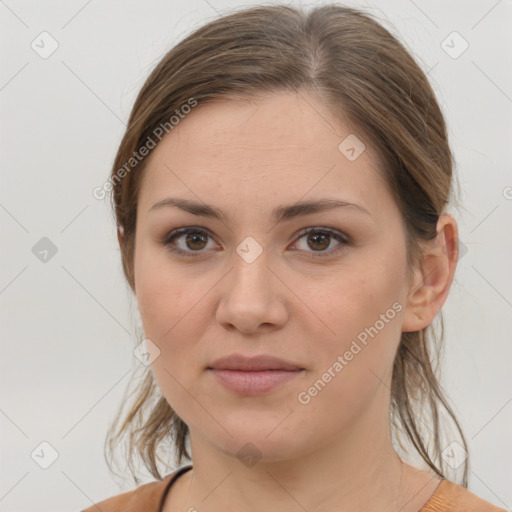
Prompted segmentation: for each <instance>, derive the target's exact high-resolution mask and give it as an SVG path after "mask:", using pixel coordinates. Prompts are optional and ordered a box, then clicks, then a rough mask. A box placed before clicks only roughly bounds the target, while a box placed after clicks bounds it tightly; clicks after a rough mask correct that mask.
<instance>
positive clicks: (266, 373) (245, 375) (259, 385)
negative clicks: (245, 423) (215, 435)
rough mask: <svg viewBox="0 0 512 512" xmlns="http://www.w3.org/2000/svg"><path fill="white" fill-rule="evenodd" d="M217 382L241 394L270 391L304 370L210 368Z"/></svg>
mask: <svg viewBox="0 0 512 512" xmlns="http://www.w3.org/2000/svg"><path fill="white" fill-rule="evenodd" d="M207 371H208V372H210V373H211V374H212V375H213V376H214V377H215V378H216V379H217V382H219V383H220V384H222V385H223V386H224V387H225V388H227V389H229V390H231V391H234V392H235V393H237V394H240V395H259V394H262V393H268V392H269V391H272V390H274V389H276V388H278V387H281V386H283V385H284V384H285V383H287V382H289V381H291V380H292V379H294V378H296V377H298V376H299V375H302V374H303V373H304V370H300V369H296V370H257V371H247V370H220V369H216V368H208V369H207Z"/></svg>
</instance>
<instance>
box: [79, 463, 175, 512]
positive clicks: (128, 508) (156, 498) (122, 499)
mask: <svg viewBox="0 0 512 512" xmlns="http://www.w3.org/2000/svg"><path fill="white" fill-rule="evenodd" d="M178 471H179V470H176V471H173V472H172V473H170V474H169V475H167V476H166V477H164V478H163V479H162V480H155V481H154V482H149V483H147V484H143V485H140V486H139V487H137V488H135V489H133V490H131V491H128V492H124V493H122V494H118V495H116V496H111V497H110V498H106V499H104V500H103V501H99V502H97V503H94V504H93V505H91V506H90V507H88V508H86V509H83V510H81V511H80V512H98V511H99V510H101V512H119V511H121V510H122V511H123V512H132V511H133V512H136V511H137V512H140V511H141V510H144V511H145V512H158V508H159V506H160V500H161V498H162V496H163V494H164V492H165V490H166V488H167V486H168V485H169V484H170V483H171V480H172V479H173V478H174V477H175V476H176V474H177V473H178Z"/></svg>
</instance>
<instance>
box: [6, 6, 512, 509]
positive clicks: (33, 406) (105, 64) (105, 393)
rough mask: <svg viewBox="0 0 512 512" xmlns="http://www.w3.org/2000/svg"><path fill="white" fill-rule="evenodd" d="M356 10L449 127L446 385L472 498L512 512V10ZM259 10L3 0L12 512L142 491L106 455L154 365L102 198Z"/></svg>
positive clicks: (8, 473)
mask: <svg viewBox="0 0 512 512" xmlns="http://www.w3.org/2000/svg"><path fill="white" fill-rule="evenodd" d="M250 3H256V2H249V3H248V4H246V5H249V4H250ZM317 3H320V2H317ZM346 4H347V5H353V6H360V7H367V8H368V9H369V10H370V11H372V12H375V13H377V14H378V15H379V16H380V17H381V18H387V19H388V20H389V22H390V23H391V24H392V25H393V27H395V29H396V30H397V31H398V34H399V37H400V38H401V40H402V41H403V42H405V44H406V45H407V46H408V47H409V48H410V50H411V51H412V52H413V54H414V55H415V57H416V58H417V59H418V61H419V63H420V65H421V66H422V67H423V69H425V71H429V78H430V80H431V82H432V84H433V86H434V88H435V91H436V93H437V95H438V99H439V101H440V103H441V105H442V109H443V111H444V113H445V115H446V118H447V122H448V126H449V133H450V141H451V143H452V147H453V151H454V153H455V156H456V164H457V172H458V174H459V179H460V184H461V189H462V200H463V203H464V208H463V209H461V210H451V211H452V213H453V214H454V215H455V217H456V218H457V220H458V222H459V229H460V238H461V241H462V243H463V244H464V246H465V247H466V248H467V253H466V254H465V255H463V257H462V258H461V259H460V262H459V267H458V270H457V274H456V282H455V283H454V285H453V287H452V290H451V294H450V296H449V298H448V301H447V303H446V305H445V307H444V311H445V318H446V341H445V343H446V350H445V353H446V358H445V363H444V367H443V370H444V377H443V381H444V383H445V386H446V388H447V389H448V391H449V396H450V397H451V399H452V401H453V402H454V403H455V404H456V408H455V409H456V411H457V413H458V415H459V418H460V420H461V422H462V425H463V428H464V431H465V433H466V435H467V438H468V441H469V442H470V448H471V452H470V454H471V456H472V472H471V475H470V485H469V488H470V490H472V491H473V492H475V493H476V494H478V495H480V496H481V497H483V498H484V499H487V500H489V501H491V502H493V503H495V504H496V505H499V506H501V507H504V508H507V509H510V507H511V506H512V490H511V486H510V477H511V475H512V437H511V435H510V432H511V425H512V386H511V383H512V377H511V372H510V366H511V354H512V349H511V340H510V332H511V328H512V321H511V320H512V315H511V312H512V286H511V284H512V275H511V268H510V261H511V259H512V258H511V253H512V247H511V245H512V237H511V232H510V218H511V211H512V200H511V198H512V188H511V187H512V173H511V170H512V169H511V164H512V155H511V152H512V150H511V147H512V144H511V141H512V138H511V135H512V133H511V132H512V129H511V126H512V124H511V122H510V121H511V114H512V76H511V70H512V44H511V37H510V28H511V26H512V24H511V22H512V2H510V1H505V0H502V1H496V0H486V1H479V2H477V1H471V2H458V1H457V2H455V1H450V2H445V1H435V2H432V1H429V2H427V1H424V0H422V1H420V0H416V1H412V0H403V1H402V0H395V1H381V2H378V3H377V2H374V3H362V2H357V1H354V2H346ZM302 5H304V6H307V5H309V4H306V3H303V4H302ZM377 5H378V7H376V6H377ZM241 6H242V4H241V3H238V2H235V1H227V0H208V1H206V0H188V1H186V2H175V1H157V0H153V1H146V2H142V1H140V2H135V1H133V0H131V1H122V2H121V1H120V0H109V1H103V2H99V1H97V0H96V1H84V0H80V1H78V0H77V1H66V2H64V1H46V2H36V1H34V0H33V1H30V2H21V1H15V0H6V1H0V15H1V18H0V34H1V35H0V37H1V47H2V60H1V62H2V65H1V67H0V101H1V105H0V108H1V142H2V156H1V166H2V182H1V187H0V220H1V229H2V231H1V240H2V244H1V246H2V253H1V254H2V259H1V264H0V303H1V311H2V317H1V319H2V322H1V340H2V357H1V359H0V378H1V388H0V390H1V391H0V393H1V394H0V428H1V435H0V443H1V444H0V446H1V473H0V510H1V511H18V512H28V511H30V512H38V511H50V510H51V511H53V512H59V511H71V510H79V509H82V508H85V507H86V506H89V505H91V504H92V501H98V500H100V499H103V498H106V497H108V496H111V495H114V494H118V493H120V492H121V491H125V490H129V489H131V488H132V487H133V485H132V484H131V483H130V481H129V480H128V479H127V481H126V483H125V484H124V486H123V485H122V483H119V482H118V481H115V480H113V479H111V478H110V475H109V473H108V471H107V468H106V465H105V463H104V459H103V441H104V437H105V433H106V429H107V427H108V426H109V424H110V421H111V420H112V419H113V415H114V412H116V411H117V408H118V406H119V404H120V400H121V397H122V393H123V391H124V389H125V386H126V385H127V384H128V381H129V376H130V373H131V371H132V369H133V368H135V366H136V364H138V363H137V361H134V357H133V355H132V350H133V346H134V336H133V334H132V333H133V330H134V326H135V324H134V321H133V318H132V316H131V315H130V300H129V293H128V292H127V287H126V285H125V284H124V281H123V278H122V274H121V264H120V257H119V251H118V247H117V240H116V234H115V228H114V223H113V222H112V220H111V214H110V210H109V202H108V200H104V201H100V200H97V199H95V198H94V197H93V195H92V190H93V188H94V187H96V186H98V185H101V184H103V183H104V182H105V180H106V179H107V177H108V173H109V170H110V166H111V164H112V161H113V158H114V153H115V151H116V149H117V145H118V143H119V142H120V139H121V136H122V134H123V130H124V128H125V122H126V120H127V118H128V115H129V111H130V108H131V106H132V104H133V101H134V99H135V96H136V94H137V92H138V90H139V88H140V87H141V85H142V83H143V81H144V80H145V78H146V77H147V75H148V74H149V72H150V70H151V69H152V68H153V66H154V65H155V64H156V63H157V61H158V60H159V59H160V58H161V57H162V56H163V54H164V52H165V51H166V50H167V49H168V48H170V46H171V45H172V44H173V43H175V42H177V41H178V40H179V39H181V38H182V37H183V36H185V35H186V34H188V33H189V32H190V31H191V30H192V29H193V28H195V27H197V26H199V25H200V24H202V23H204V22H206V21H209V20H211V19H213V18H215V17H216V16H218V13H225V12H226V11H227V10H230V9H231V8H235V7H241ZM387 28H390V27H389V26H388V27H387ZM43 31H47V32H48V33H49V34H51V36H52V37H53V38H54V39H55V40H56V41H57V42H58V45H59V46H58V49H57V50H56V51H55V52H54V53H53V54H52V55H51V56H49V57H48V58H46V59H43V58H41V57H40V55H39V54H38V53H36V51H34V50H33V49H32V48H31V44H32V42H33V41H34V40H35V44H39V46H42V44H43V43H41V42H40V41H41V39H40V38H38V36H39V34H41V32H43ZM453 31H457V32H459V33H460V34H461V36H462V37H463V38H464V39H465V40H466V41H467V42H468V44H469V47H468V49H467V50H466V51H465V52H464V53H463V54H462V55H460V56H459V57H458V58H456V59H454V58H452V57H451V56H450V55H448V54H447V53H446V52H445V51H444V49H443V48H442V47H441V43H442V41H443V40H445V39H446V38H447V36H449V35H450V34H451V33H452V32H453ZM38 41H39V42H38ZM458 44H459V43H457V42H456V43H454V46H455V49H457V45H458ZM45 48H46V49H48V48H49V43H48V40H46V43H45ZM459 48H460V47H459ZM42 237H48V238H49V239H50V240H51V241H52V242H53V244H55V246H56V247H57V253H56V254H55V255H54V256H53V257H51V258H49V259H48V261H47V262H46V263H43V262H42V261H40V260H39V259H38V258H37V257H36V256H35V255H34V254H33V252H32V248H33V247H34V246H35V245H36V243H37V242H38V241H39V240H40V239H41V238H42ZM43 441H47V442H49V443H50V444H51V445H52V446H53V447H54V449H55V450H57V452H58V454H59V456H58V458H57V460H56V461H55V462H54V463H53V464H52V465H51V466H50V467H49V468H48V469H42V468H41V467H39V465H38V464H36V462H34V460H33V459H32V458H31V453H32V452H33V451H34V450H35V449H36V448H37V447H38V446H39V444H40V443H41V442H43ZM46 453H48V450H47V451H46ZM150 480H152V478H151V477H150V476H148V478H147V481H150Z"/></svg>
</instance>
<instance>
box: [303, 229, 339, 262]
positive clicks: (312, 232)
mask: <svg viewBox="0 0 512 512" xmlns="http://www.w3.org/2000/svg"><path fill="white" fill-rule="evenodd" d="M302 238H305V240H306V243H307V246H308V247H309V248H312V249H313V253H315V252H317V253H318V252H320V254H311V256H312V257H317V256H324V255H325V253H327V254H328V255H331V254H332V253H337V252H338V251H341V250H343V249H344V248H345V246H346V245H348V244H349V239H348V237H347V236H345V235H343V234H342V233H340V232H339V231H332V230H330V229H326V228H310V229H308V230H306V231H305V232H304V231H303V232H302V233H301V234H300V236H299V240H301V239H302ZM333 238H334V239H335V240H336V241H337V242H338V245H337V246H335V248H334V249H332V250H330V251H325V250H323V249H326V248H327V247H329V245H330V244H331V242H332V239H333ZM306 252H308V251H306Z"/></svg>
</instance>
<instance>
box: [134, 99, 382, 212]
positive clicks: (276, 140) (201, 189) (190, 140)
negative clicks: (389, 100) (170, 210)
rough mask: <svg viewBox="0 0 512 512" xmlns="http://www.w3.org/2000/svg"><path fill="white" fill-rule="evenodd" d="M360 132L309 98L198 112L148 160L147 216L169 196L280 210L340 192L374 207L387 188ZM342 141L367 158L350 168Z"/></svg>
mask: <svg viewBox="0 0 512 512" xmlns="http://www.w3.org/2000/svg"><path fill="white" fill-rule="evenodd" d="M354 132H355V129H354V128H353V127H352V126H350V124H349V123H348V122H347V121H346V120H343V119H339V118H337V117H335V116H334V115H333V114H332V113H331V112H330V111H329V109H328V108H327V107H326V106H325V105H324V104H322V102H321V101H319V99H318V98H316V97H315V96H313V95H312V94H308V93H306V92H300V93H294V92H280V93H271V94H267V95H262V96H259V97H257V98H253V99H251V100H242V99H232V98H230V99H227V98H226V99H222V100H218V101H215V102H212V103H206V104H202V105H201V104H199V105H198V106H196V107H195V108H194V109H192V110H191V112H190V113H189V114H188V115H186V116H184V118H183V119H181V120H180V122H179V123H178V124H177V125H176V126H175V127H174V128H173V130H172V131H171V132H169V133H168V134H167V135H166V136H165V137H164V138H163V139H162V141H161V142H160V143H159V144H158V145H157V147H156V148H155V149H154V150H153V151H152V153H151V154H150V155H149V157H148V162H147V166H146V169H145V171H144V179H143V183H142V186H141V190H140V196H139V206H140V207H141V208H144V209H145V211H147V209H148V208H149V207H150V206H151V204H153V203H154V202H156V201H157V200H158V199H162V198H163V197H164V196H165V194H166V192H172V193H173V195H177V194H180V193H181V194H183V195H184V196H187V197H190V198H192V197H193V196H194V195H195V196H197V197H195V199H198V198H199V199H203V200H205V201H206V202H211V201H208V200H207V199H208V198H210V197H212V196H215V197H219V198H221V197H229V196H231V198H232V199H234V198H233V194H234V193H236V194H237V197H239V198H241V199H242V201H251V202H255V201H258V199H259V200H260V201H262V200H265V201H269V200H270V199H271V198H272V197H279V202H282V201H283V200H285V201H286V200H290V201H297V200H299V199H300V198H302V197H303V196H305V195H307V194H310V193H311V194H324V195H325V192H330V193H331V195H332V193H333V192H335V191H337V190H339V191H340V194H341V196H343V198H344V199H346V200H350V199H349V197H348V196H351V198H352V199H354V198H355V197H357V198H359V200H360V202H362V203H364V202H365V201H367V202H371V201H373V200H376V199H377V197H375V195H376V194H377V195H379V193H380V194H383V193H384V194H385V193H386V190H384V189H385V188H386V184H385V181H384V178H383V176H382V173H381V172H380V170H379V168H378V165H379V164H378V157H377V155H376V153H375V152H374V149H373V148H372V146H371V144H370V142H369V141H368V140H365V135H364V134H363V133H360V132H357V133H354ZM343 141H348V144H349V145H350V144H351V143H352V146H354V144H353V143H354V142H355V144H356V146H355V149H356V150H357V152H358V153H359V152H360V151H361V150H362V148H363V146H362V145H361V143H362V144H364V150H362V152H361V153H360V154H358V153H356V155H357V154H358V156H357V158H355V159H352V160H351V159H349V158H347V155H346V153H345V152H344V151H345V150H346V149H347V148H346V146H347V144H346V143H343ZM340 143H342V146H341V147H340ZM357 144H359V145H357ZM352 154H353V153H352ZM381 199H382V198H381ZM149 203H151V204H149Z"/></svg>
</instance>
